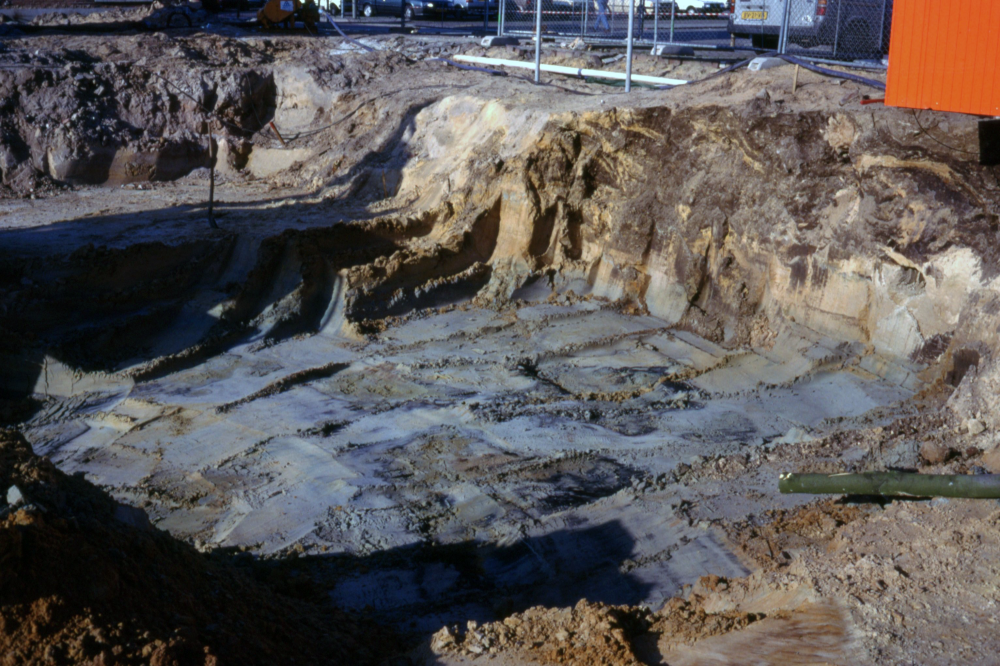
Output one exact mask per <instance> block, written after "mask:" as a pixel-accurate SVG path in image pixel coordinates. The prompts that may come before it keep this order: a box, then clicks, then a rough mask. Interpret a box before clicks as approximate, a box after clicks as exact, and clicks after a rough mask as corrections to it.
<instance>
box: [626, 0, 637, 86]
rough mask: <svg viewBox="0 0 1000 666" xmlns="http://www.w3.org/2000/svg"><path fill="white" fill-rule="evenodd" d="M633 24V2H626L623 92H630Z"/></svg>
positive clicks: (632, 0)
mask: <svg viewBox="0 0 1000 666" xmlns="http://www.w3.org/2000/svg"><path fill="white" fill-rule="evenodd" d="M634 24H635V0H628V46H627V47H626V49H625V50H626V54H625V92H632V30H633V28H634Z"/></svg>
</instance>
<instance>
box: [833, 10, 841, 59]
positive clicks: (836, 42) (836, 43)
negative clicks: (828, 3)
mask: <svg viewBox="0 0 1000 666" xmlns="http://www.w3.org/2000/svg"><path fill="white" fill-rule="evenodd" d="M843 9H844V8H843V7H841V6H840V5H837V25H836V26H835V27H834V29H833V57H834V58H836V57H837V48H838V46H839V45H840V17H841V16H843V15H844V12H843Z"/></svg>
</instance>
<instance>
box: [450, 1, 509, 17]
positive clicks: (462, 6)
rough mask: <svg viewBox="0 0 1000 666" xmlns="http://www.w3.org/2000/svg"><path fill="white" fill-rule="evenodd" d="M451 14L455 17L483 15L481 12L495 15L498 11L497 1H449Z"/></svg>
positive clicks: (498, 3) (498, 4)
mask: <svg viewBox="0 0 1000 666" xmlns="http://www.w3.org/2000/svg"><path fill="white" fill-rule="evenodd" d="M449 3H450V4H451V12H452V13H453V14H455V15H457V16H464V15H466V14H475V15H478V16H482V15H483V10H486V11H489V13H490V14H495V13H497V12H498V11H500V2H499V0H449Z"/></svg>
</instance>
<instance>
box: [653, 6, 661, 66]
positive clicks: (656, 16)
mask: <svg viewBox="0 0 1000 666" xmlns="http://www.w3.org/2000/svg"><path fill="white" fill-rule="evenodd" d="M659 39H660V0H653V53H654V54H655V53H656V42H658V41H659Z"/></svg>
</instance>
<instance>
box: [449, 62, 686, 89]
mask: <svg viewBox="0 0 1000 666" xmlns="http://www.w3.org/2000/svg"><path fill="white" fill-rule="evenodd" d="M452 60H457V61H459V62H471V63H474V64H477V65H494V66H502V67H516V68H518V69H534V68H535V65H533V64H531V63H530V62H524V61H523V60H504V59H502V58H482V57H480V56H467V55H456V56H452ZM540 68H541V70H542V71H543V72H551V73H552V74H565V75H567V76H576V77H580V78H582V77H588V78H592V79H610V80H613V81H624V80H625V76H626V75H625V73H624V72H607V71H604V70H603V69H577V68H576V67H566V66H564V65H540ZM632 80H633V81H635V82H636V83H646V84H649V85H652V86H682V85H684V84H685V83H688V81H686V80H684V79H666V78H663V77H662V76H648V75H646V74H633V75H632Z"/></svg>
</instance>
